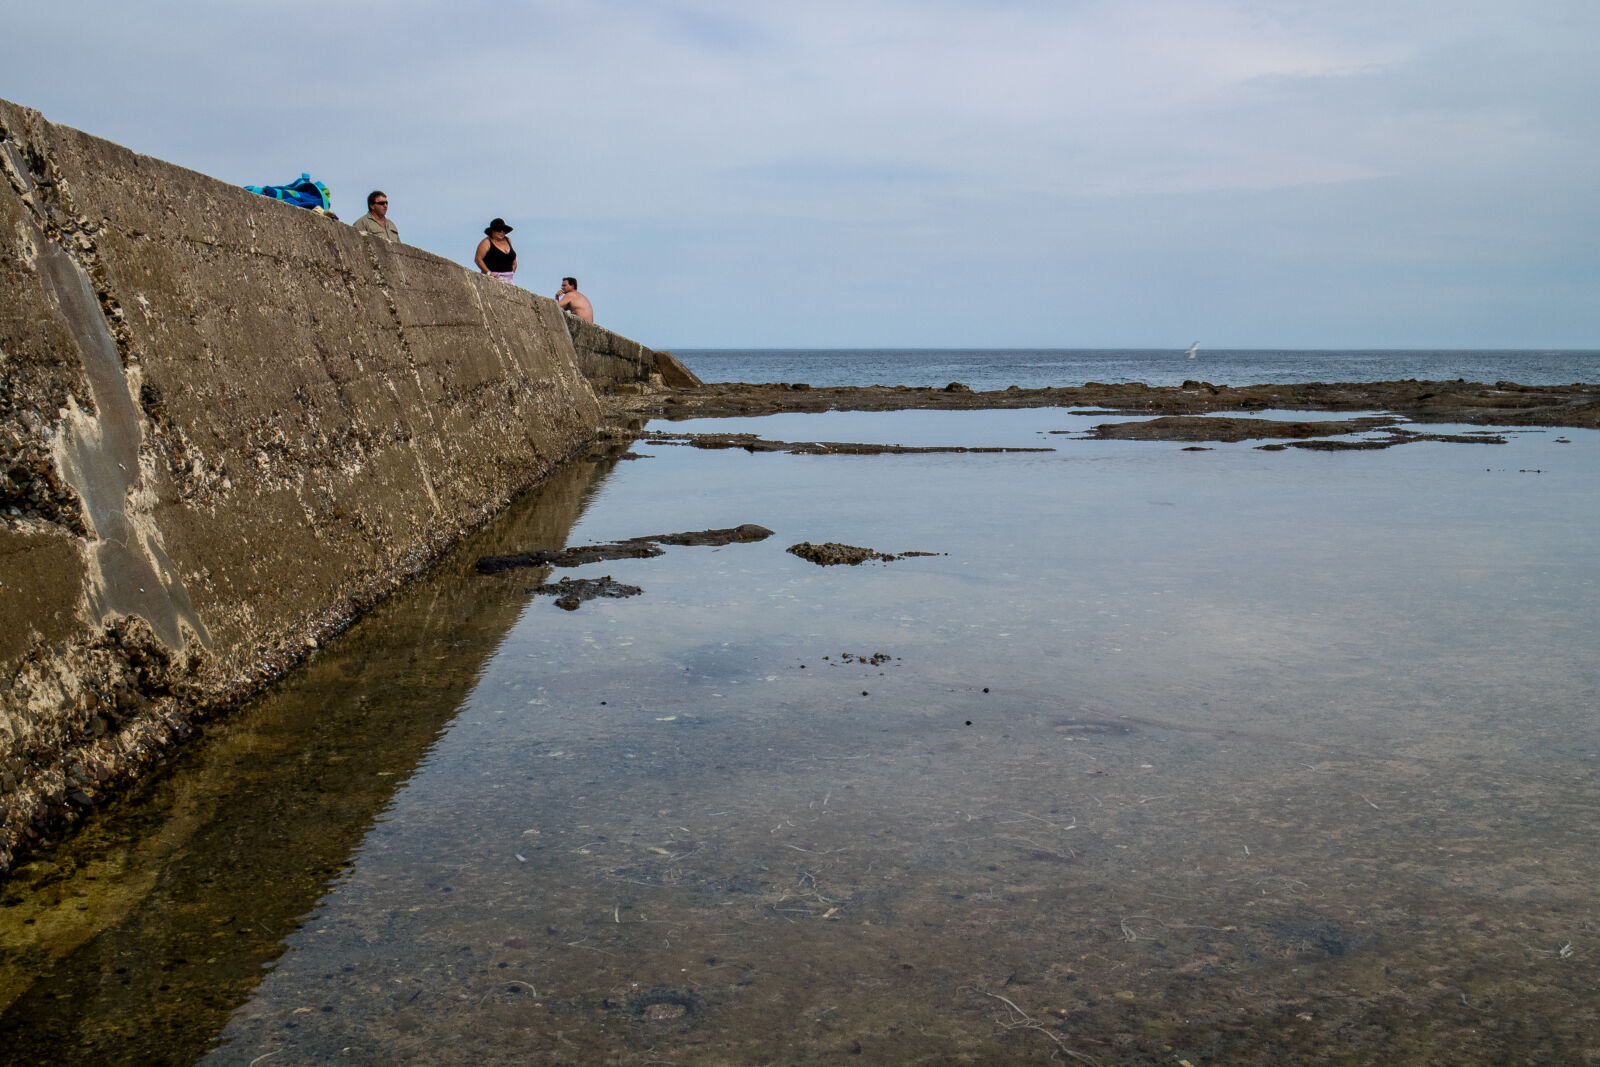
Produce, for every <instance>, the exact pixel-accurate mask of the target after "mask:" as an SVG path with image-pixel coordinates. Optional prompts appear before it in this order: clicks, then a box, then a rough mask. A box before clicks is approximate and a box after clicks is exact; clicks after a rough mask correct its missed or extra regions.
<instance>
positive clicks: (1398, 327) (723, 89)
mask: <svg viewBox="0 0 1600 1067" xmlns="http://www.w3.org/2000/svg"><path fill="white" fill-rule="evenodd" d="M0 28H3V30H4V32H3V33H0V97H4V98H6V99H9V100H11V101H13V102H15V103H19V104H24V105H27V106H29V107H34V108H37V109H39V110H40V111H42V112H43V113H44V116H45V117H46V118H47V119H49V120H51V121H53V122H57V123H61V124H64V125H68V126H74V127H77V128H78V129H81V130H85V131H87V132H89V133H93V134H96V135H98V136H101V137H105V138H107V139H109V140H112V141H116V142H118V143H120V144H123V145H126V146H127V147H129V148H132V149H134V150H136V151H139V152H143V153H146V154H148V155H152V156H157V157H160V158H162V159H166V160H169V161H171V162H174V163H178V164H181V165H183V166H186V167H190V168H193V169H195V170H198V171H202V172H204V173H207V174H210V175H213V176H215V177H217V178H219V179H221V180H223V181H227V182H230V183H235V184H239V185H246V184H251V185H260V184H276V183H283V182H287V181H291V180H293V179H294V178H295V177H297V176H298V175H299V174H300V173H301V172H302V171H307V172H310V173H311V175H312V176H313V177H314V178H317V179H319V180H321V181H323V182H324V183H326V184H327V185H329V186H330V187H331V188H332V189H333V193H334V209H335V210H336V211H337V212H338V213H339V215H340V216H341V217H342V218H343V219H344V220H345V221H347V222H348V221H354V219H356V218H357V217H359V216H360V215H361V214H362V212H363V211H364V210H365V199H366V194H367V192H368V191H369V190H371V189H374V188H382V189H383V190H384V191H385V192H386V193H388V195H389V199H390V209H389V211H390V215H389V217H390V219H391V220H392V221H394V222H395V223H396V224H397V225H398V226H399V228H400V232H401V235H402V237H403V238H404V239H405V240H406V241H407V242H408V243H411V244H414V245H417V246H418V247H421V248H424V249H427V250H429V251H431V252H435V253H437V254H439V255H441V256H445V257H448V258H450V259H454V260H457V261H459V262H461V263H462V264H470V263H471V261H472V255H473V251H474V249H475V248H476V246H477V243H478V241H479V240H480V239H481V238H482V231H483V228H484V226H485V225H487V223H488V221H489V219H491V218H493V217H495V216H501V217H504V218H505V219H506V220H507V221H509V222H510V223H511V224H512V226H513V227H515V230H514V232H513V234H512V239H513V241H514V242H515V244H516V247H517V250H518V256H519V259H518V267H519V270H518V274H517V283H518V284H520V285H523V286H524V287H526V288H529V289H533V290H535V291H537V292H541V293H545V294H546V295H553V294H554V293H555V291H556V289H557V286H558V285H559V282H560V279H561V277H562V276H563V275H568V274H570V275H575V276H576V277H577V278H578V280H579V284H580V287H581V288H582V290H583V291H584V292H585V293H586V294H587V295H588V296H589V297H590V299H591V300H592V301H593V302H594V306H595V311H596V317H597V321H599V322H600V323H602V324H603V325H606V326H610V327H611V328H613V329H615V330H617V331H619V332H621V333H623V334H625V335H627V336H630V337H633V338H635V339H637V340H640V341H642V342H644V343H645V344H648V345H651V346H654V347H658V348H668V349H672V348H678V349H686V348H740V347H761V348H766V347H771V348H782V347H802V348H806V347H818V348H821V347H976V348H1001V347H1044V348H1116V347H1151V348H1166V347H1171V348H1178V349H1182V348H1186V347H1187V346H1188V345H1189V344H1190V343H1191V342H1195V341H1199V342H1200V343H1202V344H1204V345H1205V346H1207V347H1211V348H1278V347H1281V348H1600V189H1597V187H1596V185H1597V183H1596V178H1597V176H1600V106H1597V104H1596V101H1600V63H1597V62H1596V61H1595V57H1596V55H1597V54H1600V4H1597V3H1595V0H1449V2H1444V0H1400V2H1396V0H1341V2H1339V3H1329V2H1318V0H984V2H983V3H969V2H961V0H849V2H836V0H804V2H802V3H781V4H780V3H760V2H756V0H746V2H742V3H736V2H733V0H595V2H588V3H585V2H581V0H576V2H570V3H547V2H544V0H495V2H486V0H456V2H454V3H451V4H443V3H439V2H437V0H431V2H426V3H424V2H420V0H388V2H386V3H382V4H378V3H366V2H348V3H345V2H339V0H326V2H324V3H322V4H316V5H273V4H262V3H259V2H252V3H236V2H233V0H203V2H149V3H138V4H130V3H128V2H127V0H117V2H100V0H93V2H90V0H54V2H51V3H45V2H41V0H0Z"/></svg>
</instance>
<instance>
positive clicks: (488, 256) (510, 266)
mask: <svg viewBox="0 0 1600 1067" xmlns="http://www.w3.org/2000/svg"><path fill="white" fill-rule="evenodd" d="M510 244H511V242H510V241H507V242H506V245H507V246H510ZM483 265H484V266H485V267H488V268H489V269H490V270H492V271H498V272H499V273H501V274H504V273H505V272H506V271H508V270H516V269H517V250H516V249H515V248H512V249H511V251H510V252H502V251H500V250H499V249H498V248H496V247H495V246H494V242H493V241H490V242H489V251H487V252H485V253H484V254H483Z"/></svg>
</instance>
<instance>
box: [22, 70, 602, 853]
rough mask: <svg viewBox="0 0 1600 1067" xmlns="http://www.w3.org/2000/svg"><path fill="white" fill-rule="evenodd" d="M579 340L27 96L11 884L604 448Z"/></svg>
mask: <svg viewBox="0 0 1600 1067" xmlns="http://www.w3.org/2000/svg"><path fill="white" fill-rule="evenodd" d="M564 320H565V316H564V315H563V314H562V312H561V311H560V310H559V309H558V308H557V307H556V305H555V302H554V301H553V300H550V299H548V298H546V297H541V296H537V295H534V294H532V293H528V292H526V291H524V290H521V289H517V288H514V287H512V286H508V285H504V284H502V283H500V282H497V281H494V280H492V279H487V278H483V277H481V276H479V275H477V274H475V273H472V272H469V271H466V270H464V269H462V268H461V267H460V266H458V265H456V264H454V263H451V262H449V261H447V260H444V259H441V258H439V257H436V256H433V255H430V254H428V253H425V252H422V251H420V250H418V249H415V248H411V247H409V246H406V245H397V244H390V243H388V242H384V241H374V240H370V239H367V238H364V237H361V236H360V235H358V234H357V233H356V232H355V231H354V230H353V229H351V228H350V227H349V226H346V225H344V224H342V223H338V222H335V221H332V220H330V219H327V218H323V217H320V216H317V215H314V214H312V213H310V212H307V211H303V210H300V209H296V208H290V207H286V206H284V205H281V204H278V203H276V202H274V201H271V200H268V199H266V198H263V197H258V196H255V195H253V194H250V193H247V192H245V191H244V190H242V189H238V188H234V187H232V186H229V185H226V184H224V183H221V182H218V181H215V180H213V179H211V178H208V177H206V176H204V175H200V174H196V173H194V172H192V171H187V170H184V169H182V168H180V167H176V166H173V165H171V164H168V163H164V162H161V161H160V160H155V159H151V158H149V157H147V156H140V155H137V154H135V153H133V152H131V151H128V150H127V149H124V148H121V147H119V146H117V145H114V144H111V143H109V142H107V141H103V140H100V139H98V138H95V137H91V136H89V135H87V134H84V133H80V132H78V131H76V130H71V129H67V128H65V127H59V126H54V125H52V124H50V123H47V122H45V121H44V120H43V119H42V118H41V117H40V116H39V114H38V113H37V112H33V111H30V110H28V109H25V108H21V107H18V106H16V105H13V104H10V103H7V102H5V101H0V871H3V870H4V869H5V868H6V867H7V866H8V865H9V863H10V861H11V859H12V856H13V854H14V852H15V851H16V850H17V849H18V848H19V847H20V848H23V849H26V848H29V847H31V846H32V845H34V844H36V843H37V842H38V841H39V840H40V839H41V837H42V836H43V835H45V834H48V833H49V832H51V829H52V828H53V827H56V826H58V825H60V824H61V823H62V822H63V821H67V822H70V821H71V820H72V819H73V818H74V816H75V814H76V813H77V812H78V811H80V810H81V809H83V808H86V807H88V806H91V805H93V804H94V803H96V802H97V801H98V800H99V799H100V798H102V797H103V796H104V795H105V794H106V792H107V791H108V790H109V789H111V788H112V787H113V786H114V785H115V784H116V783H117V782H119V781H120V780H123V779H125V778H127V777H128V776H129V775H131V774H133V773H136V772H137V770H138V769H139V768H140V767H141V766H145V765H148V764H149V763H151V762H152V761H154V760H155V759H156V758H157V757H158V755H159V754H160V753H161V752H163V751H164V750H165V749H167V748H168V747H170V746H171V745H172V744H173V743H174V742H175V741H177V740H180V739H181V738H182V737H184V736H185V735H186V734H188V733H189V732H190V731H191V730H192V723H193V721H194V720H195V719H196V718H197V717H200V716H203V715H204V714H205V713H206V712H207V711H208V710H210V709H214V708H216V707H218V706H220V705H222V704H225V703H227V702H229V701H231V700H234V699H237V698H238V697H239V696H241V695H243V694H245V693H247V692H250V691H252V690H254V689H256V688H258V687H259V686H260V685H261V684H262V683H264V682H265V681H266V680H268V679H270V678H272V677H274V676H276V675H278V674H280V673H281V672H282V671H284V670H285V669H286V668H287V667H288V666H290V665H292V664H293V663H294V662H295V661H296V660H297V659H298V658H300V657H301V656H303V655H304V654H305V652H306V650H307V649H308V648H309V647H311V646H312V645H313V644H314V643H315V642H316V641H318V640H319V639H320V638H321V637H323V636H324V635H326V634H328V633H329V632H332V631H335V630H337V629H339V628H341V627H343V626H344V625H346V624H347V622H348V621H349V620H350V619H351V618H352V617H353V616H354V615H355V614H356V613H358V612H359V611H360V610H362V609H363V608H364V607H366V606H368V605H370V604H372V603H374V602H375V601H376V600H377V599H379V598H381V597H382V596H384V595H385V594H386V593H387V592H388V591H389V590H390V589H392V588H393V587H394V586H395V585H397V584H399V583H400V581H401V579H402V578H403V577H404V576H405V575H407V574H409V573H412V572H415V571H417V570H418V569H420V568H421V567H423V566H424V565H425V564H426V563H428V562H429V561H430V560H431V559H433V558H434V557H435V556H436V555H437V553H439V552H440V551H441V550H442V549H444V548H445V547H447V546H448V545H450V544H451V543H453V542H454V541H455V540H457V539H458V538H459V536H460V535H461V533H462V532H463V531H464V530H466V529H468V528H471V527H474V526H476V525H478V524H480V523H481V522H482V521H483V520H484V519H485V518H487V517H488V516H489V515H491V514H492V513H493V512H494V511H496V510H497V509H499V508H500V507H501V506H503V505H504V504H505V503H506V502H507V501H508V500H509V499H510V498H511V497H512V496H513V495H515V494H516V493H518V492H520V491H522V490H524V489H526V488H527V487H528V486H530V485H531V484H533V483H534V482H535V481H537V480H538V479H540V478H541V477H543V476H544V475H545V474H546V473H548V472H549V471H550V470H551V469H552V468H553V467H554V466H555V465H556V464H557V463H558V462H559V461H561V460H562V459H564V458H565V457H567V456H568V455H570V454H571V453H573V452H574V450H575V449H577V448H578V447H580V446H581V445H582V444H583V443H584V442H586V441H587V440H589V439H590V438H591V437H592V436H593V434H594V430H595V426H596V423H597V420H598V407H597V404H596V400H595V397H594V393H593V391H592V389H591V387H590V386H589V384H588V383H587V382H586V381H585V380H584V378H583V377H582V375H581V374H580V373H579V371H578V368H577V360H576V355H575V353H574V350H573V348H572V345H571V342H570V340H569V335H568V332H567V325H566V322H565V321H564Z"/></svg>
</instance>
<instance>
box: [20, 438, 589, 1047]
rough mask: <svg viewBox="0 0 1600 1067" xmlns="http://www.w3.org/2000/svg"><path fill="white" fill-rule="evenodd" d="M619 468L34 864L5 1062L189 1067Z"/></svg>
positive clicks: (478, 538)
mask: <svg viewBox="0 0 1600 1067" xmlns="http://www.w3.org/2000/svg"><path fill="white" fill-rule="evenodd" d="M614 462H615V460H611V459H606V460H598V461H596V460H582V461H574V462H572V463H570V464H568V465H566V466H564V467H562V468H560V469H559V470H558V471H557V472H556V473H555V474H554V475H552V476H551V477H550V479H548V480H547V481H546V482H545V483H543V484H542V485H540V486H539V487H538V488H537V489H536V490H535V491H534V492H532V493H531V494H529V495H528V496H527V497H526V498H524V499H523V500H521V501H519V502H518V503H517V504H516V505H514V506H513V507H512V508H511V509H509V510H508V511H507V512H505V513H504V514H502V515H501V516H500V517H498V518H497V519H496V520H494V521H493V522H492V523H491V524H490V525H489V526H488V527H486V528H485V529H483V530H481V531H479V532H478V533H477V534H475V535H473V537H472V538H470V539H469V540H468V541H467V542H466V543H464V544H463V545H462V546H460V547H459V548H458V549H457V550H455V551H453V552H452V553H450V554H449V555H448V556H446V557H445V558H444V560H442V561H441V563H440V564H439V565H438V566H437V567H435V568H434V569H433V570H431V571H430V572H428V573H427V574H426V575H424V576H423V577H422V578H421V579H420V580H419V581H418V582H417V583H416V585H415V586H413V587H412V588H410V589H408V590H406V591H405V592H404V593H402V594H401V595H399V596H397V597H395V598H393V599H391V600H390V601H388V602H386V603H384V604H382V605H380V606H379V607H378V608H377V609H376V610H374V611H373V612H372V613H371V614H370V615H369V616H367V617H366V618H364V619H363V620H362V621H361V622H360V623H358V624H357V625H356V626H355V627H353V628H352V629H351V630H349V631H348V632H346V633H345V634H343V635H342V636H340V637H339V638H338V639H337V640H335V641H333V642H330V643H329V644H328V646H327V647H326V648H325V649H324V650H323V651H322V652H320V653H318V654H317V655H316V656H314V657H313V658H312V660H311V661H310V662H308V663H307V664H306V665H305V667H304V668H303V669H302V670H301V671H299V672H297V673H296V674H295V675H293V676H291V677H290V679H288V680H287V681H286V682H285V683H283V684H282V685H281V686H279V687H277V688H276V689H275V690H274V691H272V692H270V693H268V694H266V695H265V696H263V697H261V698H260V699H258V700H257V701H256V702H254V703H253V704H252V705H250V706H249V707H247V708H246V709H244V710H242V711H241V712H240V713H239V714H237V715H236V716H233V717H230V718H229V719H228V720H226V721H224V722H221V723H218V724H217V725H215V726H213V727H212V728H210V729H209V730H208V731H207V736H206V737H205V738H204V739H203V740H201V741H200V742H199V743H198V744H196V745H194V746H192V747H191V748H190V749H189V750H187V751H185V752H184V753H182V754H181V755H180V756H179V757H178V758H177V759H176V760H174V761H173V765H172V766H171V768H170V769H169V770H168V771H167V772H165V773H163V774H162V775H161V776H160V777H159V778H158V779H155V780H152V781H148V782H146V783H144V784H143V785H142V786H140V787H139V789H138V790H137V792H136V793H135V794H134V795H131V796H129V797H127V798H126V799H125V800H124V801H123V802H121V803H119V804H118V805H116V806H115V807H113V808H112V809H109V810H107V811H105V812H103V813H102V814H101V815H100V817H98V818H97V819H96V820H94V821H93V822H92V823H91V824H90V825H89V826H88V827H86V828H85V831H84V832H83V833H82V834H80V835H79V836H78V837H77V838H76V839H75V840H73V841H72V842H70V843H69V844H68V845H66V846H65V847H63V848H61V849H60V850H58V851H57V852H56V853H55V854H53V855H51V856H50V857H49V858H48V859H41V860H37V861H35V862H33V863H31V864H26V865H23V866H21V867H19V868H18V870H17V871H16V873H15V876H14V877H13V879H12V881H11V882H10V883H8V884H7V886H6V899H5V903H6V904H7V905H9V906H8V907H5V908H0V1034H4V1035H5V1039H6V1041H7V1045H8V1049H7V1051H8V1054H9V1055H11V1056H14V1057H16V1059H17V1060H18V1062H158V1061H159V1062H174V1063H181V1062H190V1061H192V1060H194V1059H196V1058H198V1057H199V1056H201V1055H202V1054H203V1053H204V1052H205V1050H206V1048H207V1047H208V1045H209V1042H210V1041H211V1039H212V1036H213V1035H214V1034H215V1033H217V1032H218V1031H219V1030H220V1029H221V1027H222V1024H223V1023H224V1022H225V1021H226V1019H227V1016H228V1013H229V1012H230V1011H231V1010H232V1009H233V1008H234V1007H235V1005H237V1004H238V1003H240V1002H241V1001H242V1000H243V999H244V998H245V997H246V996H247V995H248V993H249V992H250V990H251V989H252V988H253V987H254V986H255V984H256V982H257V981H259V979H260V977H261V975H262V974H263V968H266V967H270V966H271V965H272V963H273V961H274V960H275V959H276V958H277V957H278V955H279V954H280V952H281V951H282V949H283V943H282V938H284V937H285V936H286V935H287V934H289V933H290V932H291V931H292V930H294V928H295V927H296V926H297V925H298V923H299V922H300V921H301V919H302V918H303V917H304V916H306V915H307V914H308V913H310V912H311V910H312V909H313V908H314V906H315V904H316V901H317V900H318V898H319V897H320V896H321V895H322V894H323V893H324V892H325V891H326V889H327V887H328V886H329V885H330V883H332V882H333V881H335V880H337V879H338V878H339V876H340V872H341V870H342V869H343V866H344V865H345V864H346V863H347V862H348V860H349V857H350V856H351V853H352V852H353V850H354V849H356V848H357V847H358V846H359V844H360V842H361V840H362V837H363V835H364V834H365V833H366V832H367V831H368V830H369V829H370V828H371V826H372V825H373V823H374V821H376V820H380V819H381V812H382V811H383V809H384V808H385V806H386V805H387V804H388V803H389V802H390V800H391V798H392V797H393V795H394V793H395V790H396V788H397V787H398V786H399V785H400V784H401V783H402V782H404V781H405V780H406V778H407V777H408V776H409V775H410V774H411V772H412V771H413V770H414V769H415V768H416V767H417V765H418V764H419V762H420V761H422V760H423V759H424V758H425V757H426V755H427V753H428V750H429V748H430V746H431V745H432V744H433V742H434V740H435V738H436V737H437V736H438V734H439V732H440V731H441V730H442V729H443V727H444V726H445V725H446V724H447V723H448V722H449V720H450V719H451V718H452V717H453V716H454V715H455V713H456V710H457V708H458V707H459V706H460V704H461V702H462V701H463V700H464V699H465V698H466V696H467V694H468V693H469V691H470V690H471V688H472V686H473V684H474V682H475V680H476V678H477V676H478V674H479V673H480V672H481V670H482V668H483V665H484V663H486V662H487V660H488V659H489V658H490V656H491V655H493V653H494V651H495V649H496V648H497V647H498V646H499V644H500V642H501V640H502V639H503V638H504V636H505V634H506V633H507V632H508V631H509V629H510V628H511V626H512V624H513V623H514V622H515V621H516V619H517V617H518V616H519V615H520V613H521V612H522V610H523V607H524V605H525V604H526V603H527V598H526V594H525V593H524V592H523V590H524V589H525V587H526V586H528V585H530V584H532V583H533V580H534V575H532V574H528V573H523V574H521V575H518V576H516V577H515V578H514V579H512V580H506V579H504V578H482V577H479V576H477V575H476V573H475V572H474V569H473V564H474V561H475V560H476V559H477V557H478V556H480V555H485V554H494V553H501V552H508V551H515V550H527V549H534V548H559V547H562V546H563V545H564V544H565V542H566V537H567V533H568V531H569V530H570V529H571V528H572V525H573V524H574V522H576V520H577V519H578V517H579V515H580V514H581V513H582V511H583V509H584V507H585V504H586V501H587V499H588V497H589V494H590V493H591V492H592V491H593V489H594V488H595V487H597V486H598V485H599V484H600V482H601V481H602V480H603V479H604V477H605V475H606V473H607V472H608V471H609V470H610V469H611V467H612V465H613V464H614Z"/></svg>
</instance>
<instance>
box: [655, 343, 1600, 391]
mask: <svg viewBox="0 0 1600 1067" xmlns="http://www.w3.org/2000/svg"><path fill="white" fill-rule="evenodd" d="M673 354H674V355H676V356H677V357H678V358H679V359H680V360H682V361H683V363H684V364H685V365H686V366H687V367H688V368H689V369H690V370H692V371H694V372H695V373H696V374H697V375H699V376H700V378H701V379H702V380H704V381H707V382H805V383H807V384H809V385H819V386H826V385H910V386H943V385H947V384H949V383H950V382H960V383H962V384H963V385H966V386H969V387H971V388H973V389H976V390H979V391H987V390H991V389H1004V388H1006V387H1007V386H1011V385H1016V386H1020V387H1022V388H1024V389H1036V388H1044V387H1048V386H1074V385H1083V384H1085V383H1087V382H1105V383H1117V382H1143V383H1145V384H1146V385H1157V386H1160V385H1182V384H1183V382H1184V381H1185V380H1186V379H1197V380H1199V381H1205V382H1210V383H1211V384H1212V385H1239V386H1242V385H1294V384H1300V383H1304V382H1381V381H1403V380H1405V379H1407V378H1416V379H1419V380H1423V381H1453V380H1455V379H1457V378H1463V379H1466V380H1467V381H1477V382H1498V381H1511V382H1516V383H1518V384H1519V385H1570V384H1572V383H1574V382H1594V381H1600V350H1596V349H1583V350H1551V349H1528V350H1490V349H1393V350H1344V349H1271V348H1248V349H1247V348H1217V349H1208V348H1205V347H1203V346H1202V347H1201V348H1200V349H1199V350H1198V351H1197V352H1196V354H1195V357H1194V358H1193V359H1189V358H1187V356H1186V352H1185V350H1184V349H1159V348H989V349H984V348H820V349H818V348H741V349H733V348H727V349H700V348H687V349H678V350H675V351H674V353H673Z"/></svg>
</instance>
